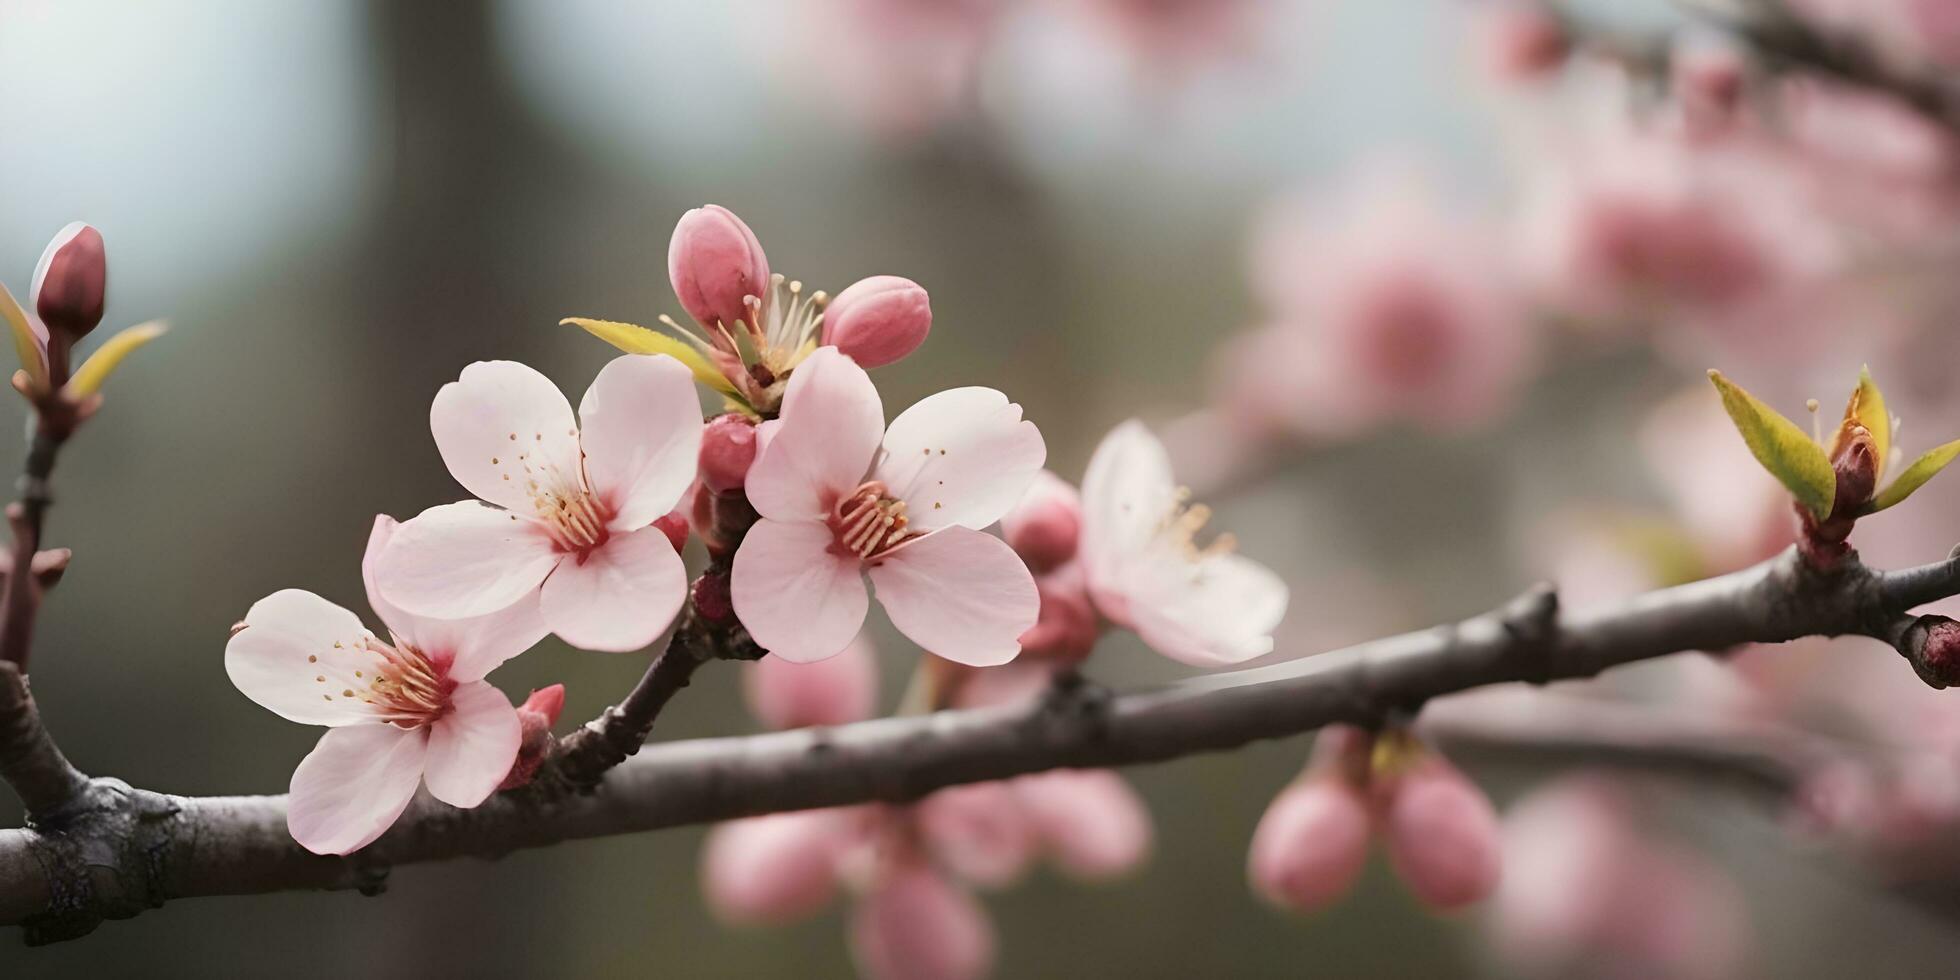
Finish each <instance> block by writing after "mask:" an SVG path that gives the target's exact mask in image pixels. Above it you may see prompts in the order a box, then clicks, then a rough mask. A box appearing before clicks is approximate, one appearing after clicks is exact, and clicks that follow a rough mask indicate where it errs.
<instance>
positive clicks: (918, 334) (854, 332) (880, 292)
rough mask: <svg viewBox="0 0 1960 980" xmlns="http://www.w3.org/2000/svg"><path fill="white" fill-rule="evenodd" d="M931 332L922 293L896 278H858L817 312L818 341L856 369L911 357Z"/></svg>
mask: <svg viewBox="0 0 1960 980" xmlns="http://www.w3.org/2000/svg"><path fill="white" fill-rule="evenodd" d="M931 330H932V303H931V301H930V300H929V299H928V298H927V297H926V291H925V289H923V288H921V287H920V286H919V284H918V283H916V282H913V281H912V280H910V279H903V278H900V277H898V276H872V277H871V278H869V279H860V280H858V281H857V282H855V283H852V284H851V285H850V286H848V287H846V288H845V290H844V291H843V292H841V293H838V294H837V298H835V299H833V300H831V301H830V305H829V306H827V307H825V308H824V311H823V342H824V343H825V344H828V345H830V346H832V347H835V348H837V349H838V350H841V351H843V352H844V353H846V354H849V355H851V360H854V361H856V362H858V365H859V366H860V367H867V368H874V367H882V366H884V365H886V364H891V363H893V362H895V361H897V360H899V359H901V358H903V357H904V356H905V355H907V354H910V353H912V352H913V351H915V350H917V349H918V348H919V345H920V344H921V343H924V342H925V339H926V334H927V333H929V332H930V331H931Z"/></svg>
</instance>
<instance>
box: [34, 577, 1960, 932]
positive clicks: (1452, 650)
mask: <svg viewBox="0 0 1960 980" xmlns="http://www.w3.org/2000/svg"><path fill="white" fill-rule="evenodd" d="M1955 593H1960V560H1956V559H1948V560H1946V561H1943V562H1939V563H1936V564H1934V565H1929V566H1926V567H1924V568H1918V569H1911V570H1908V571H1904V572H1891V573H1884V572H1871V571H1868V570H1866V569H1865V568H1864V567H1863V566H1862V565H1859V564H1858V563H1857V561H1856V560H1855V559H1853V560H1850V561H1847V562H1846V563H1845V564H1844V565H1843V566H1842V567H1841V568H1839V569H1838V570H1836V571H1834V572H1832V573H1830V574H1823V573H1818V572H1815V571H1812V570H1810V569H1808V568H1806V567H1805V566H1803V565H1802V564H1801V563H1800V562H1799V560H1798V559H1797V558H1796V556H1795V553H1794V552H1786V553H1784V554H1783V555H1780V556H1778V557H1777V558H1775V559H1772V560H1771V561H1768V562H1765V563H1763V564H1760V565H1756V566H1754V567H1751V568H1748V569H1745V570H1743V571H1740V572H1736V573H1734V574H1731V575H1726V576H1722V577H1720V578H1715V579H1709V580H1706V581H1702V582H1696V583H1692V584H1689V585H1683V586H1678V587H1675V588H1671V589H1665V590H1662V591H1659V592H1653V593H1648V594H1646V595H1643V596H1640V597H1637V598H1635V599H1633V600H1630V601H1627V602H1623V603H1616V604H1612V605H1607V606H1601V607H1596V608H1591V609H1582V610H1578V611H1574V612H1570V613H1561V612H1560V611H1559V609H1558V604H1557V601H1556V599H1555V597H1554V595H1553V593H1552V592H1551V591H1550V590H1549V589H1545V588H1540V589H1535V590H1533V591H1531V592H1530V593H1527V594H1526V595H1525V596H1523V597H1522V598H1520V599H1518V600H1516V601H1514V602H1512V603H1511V604H1509V605H1507V606H1506V607H1505V608H1503V609H1500V610H1497V611H1495V612H1491V613H1486V614H1483V615H1480V616H1474V617H1472V618H1470V619H1467V620H1464V621H1462V622H1460V623H1456V624H1453V625H1447V626H1441V627H1437V628H1434V629H1429V630H1424V631H1421V632H1416V633H1407V634H1403V635H1400V636H1394V637H1389V638H1386V639H1382V640H1376V641H1373V642H1369V643H1364V644H1361V645H1358V646H1354V647H1349V648H1346V649H1343V650H1338V651H1335V652H1332V653H1327V654H1323V655H1320V656H1316V657H1313V658H1310V659H1306V660H1301V661H1295V662H1291V663H1284V664H1278V665H1275V666H1271V667H1264V668H1257V669H1251V670H1242V671H1236V672H1232V673H1227V674H1220V675H1212V676H1207V677H1200V678H1197V679H1194V680H1191V681H1187V682H1184V683H1182V684H1178V685H1174V686H1172V687H1169V688H1165V689H1161V690H1156V691H1147V692H1141V693H1134V694H1125V695H1121V696H1116V697H1109V696H1107V695H1104V694H1101V693H1100V692H1099V690H1098V689H1096V688H1094V687H1091V686H1083V687H1078V688H1076V689H1073V690H1071V691H1068V692H1065V693H1059V694H1056V695H1053V696H1051V697H1049V698H1047V699H1045V700H1042V701H1040V702H1037V703H1034V704H1028V705H1017V706H1007V707H994V708H982V709H974V710H966V711H945V712H938V713H934V714H930V715H924V716H909V717H894V718H885V719H879V720H875V721H868V722H862V723H859V724H854V725H847V726H843V727H839V728H828V729H806V730H799V731H791V732H780V733H774V734H767V735H755V736H749V737H744V738H722V739H703V740H694V741H683V742H671V743H666V744H662V745H657V746H654V747H651V748H649V749H647V750H645V751H642V752H641V753H639V755H638V757H637V758H634V759H632V760H630V761H627V762H625V763H623V764H621V765H619V766H618V767H616V768H614V769H612V770H611V771H609V772H607V773H606V774H605V776H604V778H603V779H602V780H601V782H600V784H599V786H598V788H597V790H596V791H595V792H592V793H586V794H567V793H563V792H556V791H553V790H552V789H551V788H550V787H548V786H538V785H534V786H532V787H527V788H525V789H522V790H517V791H513V792H509V793H504V794H501V795H499V796H497V797H493V798H492V799H491V800H489V801H488V802H486V803H485V804H484V805H483V806H481V807H478V808H476V809H474V810H467V811H461V810H455V809H451V808H449V807H445V806H442V805H440V804H437V803H435V802H433V801H431V800H428V799H426V798H423V799H419V800H418V801H417V802H416V804H415V805H414V806H413V807H412V808H411V809H410V812H409V813H408V814H407V815H405V816H404V817H403V818H402V820H401V821H400V822H399V823H397V824H396V826H395V827H394V829H392V830H390V831H389V832H388V833H387V834H386V835H384V836H383V837H382V838H381V839H380V840H378V841H376V842H375V843H374V844H373V845H370V846H369V847H368V848H367V849H365V850H363V851H361V852H359V853H357V854H354V855H352V856H349V857H339V858H334V857H320V856H316V855H313V854H309V853H307V852H306V851H304V850H302V849H301V848H300V847H299V846H298V845H296V844H295V843H293V841H292V838H291V837H290V836H289V835H288V834H287V832H286V824H285V799H284V798H283V797H278V796H267V797H222V798H197V797H170V796H161V795H159V794H154V793H147V792H144V791H140V790H132V789H130V788H129V787H127V786H125V785H123V784H122V783H120V782H117V781H115V780H104V779H97V780H92V781H91V782H90V784H89V786H90V792H89V793H87V794H86V795H85V797H84V802H86V803H87V804H88V806H87V807H85V808H83V809H82V810H81V811H79V812H71V813H70V814H69V815H68V820H67V822H66V824H65V825H64V826H63V827H61V828H39V827H37V828H35V829H26V830H16V831H0V924H21V925H24V926H26V928H27V938H28V940H29V941H30V942H47V941H53V940H56V939H63V938H68V937H71V936H75V935H80V934H82V933H85V932H87V931H88V930H89V929H91V928H93V927H94V926H95V925H96V924H97V923H98V922H99V921H101V920H102V919H104V918H119V917H125V916H128V915H133V914H135V913H136V912H137V911H140V910H141V909H143V908H145V907H150V906H154V905H158V904H161V903H162V902H164V901H166V900H169V899H175V898H187V897H194V896H202V895H232V894H254V893H261V892H271V891H286V890H294V889H345V888H358V889H362V890H366V891H374V890H377V889H378V888H379V886H380V884H381V883H382V880H383V876H384V875H385V869H387V868H389V867H391V866H393V865H398V864H411V863H417V862H422V861H434V860H443V859H449V858H457V857H479V858H494V857H498V856H500V855H503V854H505V853H508V852H510V851H512V850H518V849H522V848H530V847H542V846H546V845H549V844H554V843H558V842H560V841H566V840H575V839H580V838H587V837H600V836H608V835H614V834H625V833H634V832H639V831H646V830H653V829H657V828H662V827H672V826H676V825H681V824H692V823H702V822H706V821H713V820H725V819H728V818H731V817H739V816H746V815H752V814H759V813H768V812H775V811H780V810H791V809H802V808H809V807H824V806H839V805H846V804H853V803H863V802H869V801H889V802H902V801H907V800H913V799H917V798H919V797H921V796H923V795H925V794H928V793H931V792H933V791H934V790H937V789H940V788H943V787H946V786H951V785H954V784H959V783H971V782H981V781H986V780H993V779H1002V778H1007V777H1011V776H1017V775H1023V774H1026V773H1032V772H1039V771H1042V770H1047V769H1054V768H1067V767H1087V766H1122V765H1132V764H1139V763H1148V762H1157V761H1162V760H1167V759H1173V758H1177V757H1180V756H1185V755H1191V754H1196V753H1201V752H1212V751H1219V750H1224V749H1230V748H1235V747H1237V746H1241V745H1244V744H1246V743H1248V742H1252V741H1256V740H1259V739H1266V738H1277V737H1283V736H1287V735H1294V734H1298V733H1302V732H1307V731H1311V730H1313V729H1316V728H1319V727H1321V726H1323V725H1327V724H1331V723H1335V722H1342V723H1348V724H1358V725H1377V724H1379V723H1380V722H1381V721H1382V720H1383V719H1384V718H1386V717H1387V716H1389V715H1390V714H1395V713H1403V712H1409V711H1413V710H1415V709H1417V708H1419V707H1420V706H1421V705H1422V704H1423V702H1425V701H1427V700H1428V699H1430V698H1434V697H1438V696H1440V695H1444V694H1449V693H1452V692H1456V691H1462V690H1467V689H1470V688H1474V687H1480V686H1484V685H1490V684H1502V683H1510V682H1518V681H1524V682H1530V683H1541V684H1542V683H1546V682H1549V681H1553V680H1559V679H1565V678H1583V677H1591V676H1593V675H1595V674H1597V673H1599V672H1600V671H1602V670H1605V669H1607V668H1610V667H1613V666H1615V665H1619V664H1624V663H1629V662H1632V661H1637V660H1644V659H1649V658H1653V657H1659V656H1664V655H1666V654H1670V653H1675V652H1680V651H1686V650H1717V649H1723V648H1726V647H1730V646H1734V645H1736V644H1740V643H1749V642H1757V643H1771V642H1779V641H1783V640H1789V639H1794V638H1796V637H1799V636H1806V635H1816V634H1822V635H1841V634H1860V635H1866V636H1899V637H1904V638H1905V639H1903V640H1902V642H1904V643H1905V649H1902V650H1901V653H1903V654H1904V655H1906V656H1907V657H1908V658H1909V659H1911V658H1916V657H1917V656H1918V655H1919V652H1918V651H1916V650H1914V649H1912V648H1911V644H1912V640H1911V639H1910V637H1911V636H1912V635H1913V633H1912V631H1908V630H1902V629H1900V628H1899V627H1898V624H1899V623H1901V622H1905V623H1910V622H1913V619H1912V617H1910V616H1908V615H1907V614H1906V610H1907V608H1909V607H1908V605H1907V604H1908V603H1918V602H1924V601H1930V600H1932V599H1936V598H1943V597H1945V596H1948V595H1952V594H1955ZM657 670H658V668H657V667H656V672H657ZM630 700H631V699H629V701H630Z"/></svg>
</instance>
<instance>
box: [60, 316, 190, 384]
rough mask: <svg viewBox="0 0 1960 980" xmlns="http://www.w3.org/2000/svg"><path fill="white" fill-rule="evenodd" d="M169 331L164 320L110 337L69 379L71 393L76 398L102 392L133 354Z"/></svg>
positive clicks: (140, 324)
mask: <svg viewBox="0 0 1960 980" xmlns="http://www.w3.org/2000/svg"><path fill="white" fill-rule="evenodd" d="M168 329H170V326H169V324H166V323H164V322H163V321H162V320H151V321H150V322H148V323H139V324H137V325H136V326H133V327H130V328H129V329H128V330H124V331H123V332H121V333H119V334H117V335H115V336H114V337H110V338H109V340H108V341H107V342H106V343H104V344H103V345H102V346H101V347H98V348H96V350H95V353H94V354H91V355H89V359H88V360H87V361H86V362H84V363H83V364H82V366H81V368H80V369H78V370H77V371H76V372H75V376H74V377H72V378H69V379H68V390H69V391H70V392H71V393H73V394H76V395H80V396H83V397H87V396H89V395H93V394H95V393H96V392H97V391H100V390H102V382H104V381H107V380H108V379H109V374H110V373H111V372H113V371H114V370H115V369H116V366H117V365H119V364H121V363H122V362H123V358H125V357H128V356H129V354H130V352H131V351H134V350H135V349H136V348H138V347H141V346H143V345H144V344H147V343H149V342H150V341H152V340H155V339H157V338H158V337H161V336H163V334H164V331H166V330H168Z"/></svg>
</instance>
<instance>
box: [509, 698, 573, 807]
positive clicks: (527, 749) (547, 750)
mask: <svg viewBox="0 0 1960 980" xmlns="http://www.w3.org/2000/svg"><path fill="white" fill-rule="evenodd" d="M564 711H565V685H563V684H553V685H551V686H550V687H545V688H539V689H538V690H535V691H532V692H531V696H530V697H528V698H525V699H524V703H523V704H521V705H518V706H517V728H518V731H519V732H520V733H521V734H520V735H519V741H518V743H517V759H516V761H514V762H512V763H511V765H510V773H509V774H508V775H506V776H505V777H504V781H503V782H502V783H500V784H498V786H497V788H498V789H516V788H517V787H519V786H523V785H524V784H526V783H529V782H530V781H531V778H532V777H533V776H536V775H537V774H538V767H539V766H542V765H544V760H545V759H546V758H548V757H549V756H550V755H551V746H552V743H553V741H554V739H552V737H551V726H553V725H556V724H558V716H559V715H560V714H563V713H564Z"/></svg>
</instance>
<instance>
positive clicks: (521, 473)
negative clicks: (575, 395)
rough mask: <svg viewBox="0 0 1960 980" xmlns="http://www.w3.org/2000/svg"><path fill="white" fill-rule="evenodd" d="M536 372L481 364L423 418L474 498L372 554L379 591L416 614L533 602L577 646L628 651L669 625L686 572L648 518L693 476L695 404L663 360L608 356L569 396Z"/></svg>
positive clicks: (683, 377)
mask: <svg viewBox="0 0 1960 980" xmlns="http://www.w3.org/2000/svg"><path fill="white" fill-rule="evenodd" d="M579 420H581V421H582V422H583V429H581V428H580V424H579V421H575V420H574V419H573V417H572V407H571V405H570V404H569V403H567V402H566V401H565V396H564V395H562V394H559V392H558V388H557V387H556V386H555V385H553V384H552V383H551V382H550V380H548V379H546V378H545V376H544V375H542V374H539V373H538V372H537V371H535V370H532V369H531V368H529V367H526V366H524V365H522V364H518V363H516V362H514V361H481V362H478V363H476V364H472V365H470V366H469V367H467V368H464V369H463V374H462V377H461V379H459V380H457V381H452V382H450V383H449V384H446V385H444V386H443V388H442V391H441V392H439V393H438V394H437V395H436V400H435V405H434V406H433V407H432V408H430V410H429V427H430V428H431V429H432V430H433V431H434V433H435V439H436V447H437V448H438V449H440V450H441V452H442V459H443V462H444V463H445V464H446V465H447V466H448V467H449V473H450V475H451V476H453V477H455V478H456V482H458V483H461V484H462V485H463V488H464V489H466V490H468V491H470V492H471V493H473V494H475V495H476V496H477V498H478V499H477V500H466V501H463V502H460V503H454V504H444V505H442V506H439V507H431V508H429V509H428V510H425V511H423V512H422V513H421V514H419V515H417V516H416V517H415V518H414V519H412V520H410V521H408V522H406V523H404V524H403V525H402V528H401V533H399V534H397V535H396V536H395V539H394V541H393V542H392V543H391V544H390V546H389V547H388V549H387V550H386V551H385V552H384V553H383V554H382V556H381V560H380V563H379V571H378V575H379V580H380V582H381V592H382V594H383V595H385V596H386V597H387V598H388V599H389V601H391V602H393V603H395V604H396V605H399V606H401V607H402V608H403V609H405V610H408V611H409V612H410V613H412V614H414V615H418V616H429V617H433V618H466V617H473V616H482V615H486V614H489V613H492V612H495V611H497V610H499V609H502V608H504V607H506V606H510V605H512V604H515V603H518V602H523V601H527V600H529V599H530V598H531V597H533V596H537V597H538V598H539V601H540V603H541V605H540V609H541V611H542V613H543V616H544V620H545V623H546V624H547V625H548V626H549V627H550V628H551V631H552V632H554V633H556V634H558V635H559V636H560V637H563V638H564V640H565V641H566V642H568V643H571V644H572V645H574V646H579V647H585V648H587V649H593V650H636V649H639V648H640V647H643V646H646V645H647V644H648V643H651V642H653V639H654V638H655V637H657V636H659V635H660V633H661V631H663V630H665V629H666V628H667V625H668V624H669V623H670V622H672V621H673V618H674V614H675V613H676V612H678V611H679V610H680V606H681V602H682V600H684V599H685V598H686V595H687V572H686V569H685V568H684V567H683V566H682V565H681V560H680V556H679V555H677V554H676V553H675V551H674V546H673V544H672V542H671V541H670V540H669V538H668V536H667V534H666V532H665V531H664V530H663V529H662V528H660V527H658V526H656V525H655V522H657V521H659V520H660V519H661V518H662V517H665V516H666V515H667V514H668V513H669V512H670V511H672V510H673V509H674V506H675V504H677V503H678V502H679V501H680V498H681V494H682V493H683V492H684V491H686V490H687V488H688V486H689V484H690V483H691V482H692V481H693V479H694V470H695V458H696V456H697V454H698V453H699V452H700V445H701V409H700V403H699V401H698V400H697V399H696V397H695V393H694V386H693V384H692V383H691V382H690V381H689V378H688V371H687V368H686V367H684V366H682V365H681V364H680V363H679V362H678V361H675V360H674V359H673V358H669V357H661V356H653V357H646V356H628V357H620V358H615V359H614V360H613V361H612V362H611V363H609V364H607V365H606V366H605V367H604V368H603V369H601V370H600V371H599V376H598V377H597V378H594V379H593V381H592V387H591V388H590V389H588V390H587V391H586V393H585V399H584V401H583V402H581V403H580V405H579Z"/></svg>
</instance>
